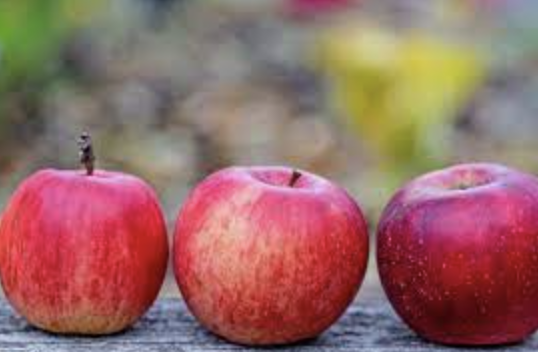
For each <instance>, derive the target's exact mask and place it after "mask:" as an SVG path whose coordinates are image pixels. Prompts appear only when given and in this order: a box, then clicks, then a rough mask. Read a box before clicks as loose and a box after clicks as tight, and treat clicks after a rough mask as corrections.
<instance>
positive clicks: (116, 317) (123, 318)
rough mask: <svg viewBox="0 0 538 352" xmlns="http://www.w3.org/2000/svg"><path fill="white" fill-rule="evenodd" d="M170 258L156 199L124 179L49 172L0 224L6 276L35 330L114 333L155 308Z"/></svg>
mask: <svg viewBox="0 0 538 352" xmlns="http://www.w3.org/2000/svg"><path fill="white" fill-rule="evenodd" d="M167 258H168V245H167V237H166V228H165V223H164V219H163V216H162V212H161V209H160V207H159V205H158V202H157V199H156V197H155V195H154V193H153V191H152V190H151V189H150V187H149V186H148V185H146V184H145V183H144V182H143V181H142V180H140V179H138V178H136V177H134V176H129V175H126V174H121V173H115V172H106V171H96V172H95V173H94V174H93V175H91V176H88V175H86V174H84V173H83V172H82V171H58V170H43V171H39V172H37V173H36V174H34V175H32V176H31V177H29V178H28V179H27V180H25V181H24V182H23V183H22V184H21V185H20V186H19V188H18V189H17V191H16V192H15V194H14V195H13V197H12V198H11V200H10V201H9V204H8V205H7V208H6V210H5V212H4V213H3V217H2V222H1V225H0V277H1V280H2V286H3V288H4V292H5V294H6V296H7V299H8V300H9V302H10V303H11V304H12V305H13V307H14V308H15V310H16V311H17V312H18V313H20V314H21V315H22V316H24V317H25V318H26V319H27V320H28V321H29V322H30V323H31V324H32V325H34V326H37V327H39V328H41V329H44V330H47V331H50V332H55V333H63V334H87V335H100V334H108V333H114V332H117V331H120V330H123V329H125V328H126V327H128V326H130V325H131V324H133V323H134V322H135V321H136V320H137V319H138V318H139V317H140V316H141V315H142V314H143V313H144V312H145V311H146V310H147V309H148V308H149V307H150V305H151V304H152V302H153V301H154V300H155V298H156V296H157V294H158V292H159V289H160V287H161V284H162V282H163V279H164V275H165V270H166V264H167Z"/></svg>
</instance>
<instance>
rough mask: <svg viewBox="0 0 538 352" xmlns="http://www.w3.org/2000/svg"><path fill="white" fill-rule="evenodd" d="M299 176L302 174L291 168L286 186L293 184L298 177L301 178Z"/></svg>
mask: <svg viewBox="0 0 538 352" xmlns="http://www.w3.org/2000/svg"><path fill="white" fill-rule="evenodd" d="M301 176H302V174H301V173H300V172H299V171H297V170H293V172H292V174H291V178H290V182H289V183H288V186H289V187H293V186H295V184H296V183H297V181H298V180H299V178H301Z"/></svg>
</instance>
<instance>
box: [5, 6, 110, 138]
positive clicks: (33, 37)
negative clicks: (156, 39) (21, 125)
mask: <svg viewBox="0 0 538 352" xmlns="http://www.w3.org/2000/svg"><path fill="white" fill-rule="evenodd" d="M100 3H101V1H71V0H17V1H0V135H5V134H6V133H9V128H10V127H13V126H10V125H12V124H13V122H15V123H16V122H20V121H17V114H14V113H13V111H12V110H13V109H15V110H17V109H18V110H21V109H22V110H32V105H35V103H36V100H37V99H39V96H40V90H41V89H42V88H43V86H44V85H46V84H47V82H48V81H50V80H48V78H49V77H52V76H54V75H53V74H54V73H55V72H54V71H55V70H56V69H57V68H58V67H59V65H58V62H59V56H60V52H61V46H62V43H63V42H64V40H65V39H66V38H67V37H68V35H69V34H70V33H71V31H72V30H73V29H75V28H77V27H79V26H80V25H82V24H84V23H86V22H87V21H88V19H89V18H91V15H92V14H93V13H94V12H95V10H96V9H97V8H99V6H100ZM55 77H57V76H55ZM14 96H15V98H13V97H14ZM13 104H19V105H24V106H19V107H15V108H13V106H9V105H13ZM8 108H9V109H10V110H9V111H6V109H8Z"/></svg>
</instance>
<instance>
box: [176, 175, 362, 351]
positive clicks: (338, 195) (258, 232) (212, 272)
mask: <svg viewBox="0 0 538 352" xmlns="http://www.w3.org/2000/svg"><path fill="white" fill-rule="evenodd" d="M367 258H368V235H367V227H366V223H365V220H364V218H363V215H362V213H361V210H360V209H359V207H358V206H357V204H356V203H355V202H354V201H353V200H352V199H351V198H350V196H348V195H347V193H346V192H345V191H344V190H343V189H341V188H340V187H338V186H336V185H334V184H333V183H331V182H329V181H327V180H325V179H323V178H321V177H319V176H316V175H314V174H311V173H308V172H304V171H293V170H292V169H289V168H284V167H232V168H228V169H224V170H222V171H220V172H217V173H215V174H213V175H211V176H209V177H208V178H207V179H206V180H204V181H203V182H202V183H201V184H199V185H198V186H197V187H196V188H195V189H194V191H193V192H192V193H191V195H190V196H189V198H188V199H187V201H186V203H185V204H184V206H183V208H182V210H181V211H180V214H179V216H178V220H177V224H176V230H175V238H174V248H173V260H174V270H175V274H176V278H177V281H178V283H179V288H180V289H181V293H182V295H183V298H184V299H185V301H186V303H187V305H188V307H189V309H190V310H191V312H192V313H193V314H194V315H195V317H196V318H197V319H198V320H199V321H200V322H201V323H202V325H204V326H205V327H206V328H208V329H209V330H211V331H212V332H214V333H215V334H217V335H220V336H221V337H224V338H226V339H228V340H229V341H233V342H237V343H241V344H247V345H265V344H285V343H291V342H296V341H299V340H303V339H307V338H313V337H315V336H317V335H318V334H320V333H321V332H323V331H324V330H325V329H327V328H328V327H329V326H331V324H333V323H334V322H335V321H336V320H337V319H338V318H339V317H340V316H341V315H342V314H343V312H344V310H345V309H346V307H347V306H348V305H349V304H350V303H351V302H352V300H353V298H354V297H355V295H356V293H357V290H358V289H359V286H360V284H361V282H362V279H363V276H364V273H365V269H366V263H367Z"/></svg>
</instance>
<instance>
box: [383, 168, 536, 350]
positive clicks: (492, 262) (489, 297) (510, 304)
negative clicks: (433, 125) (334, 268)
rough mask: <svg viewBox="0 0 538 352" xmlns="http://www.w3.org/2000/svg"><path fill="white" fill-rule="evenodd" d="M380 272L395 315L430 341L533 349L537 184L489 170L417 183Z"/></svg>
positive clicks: (391, 230) (394, 225) (391, 227)
mask: <svg viewBox="0 0 538 352" xmlns="http://www.w3.org/2000/svg"><path fill="white" fill-rule="evenodd" d="M377 263H378V268H379V274H380V277H381V282H382V284H383V287H384V290H385V293H386V294H387V296H388V298H389V300H390V302H391V304H392V306H393V307H394V309H395V310H396V312H397V313H398V315H399V316H400V317H401V318H402V319H403V321H404V322H405V323H406V324H407V325H408V326H409V327H410V328H411V329H412V330H414V331H415V332H416V333H417V334H418V335H420V336H422V337H423V338H425V339H427V340H430V341H433V342H437V343H441V344H448V345H498V344H509V343H516V342H519V341H521V340H523V339H525V338H526V337H528V336H529V335H530V334H532V333H533V332H534V331H536V329H537V328H538V275H537V273H538V180H537V179H536V178H535V177H533V176H531V175H528V174H525V173H522V172H518V171H516V170H513V169H510V168H507V167H504V166H501V165H496V164H487V163H479V164H463V165H458V166H454V167H451V168H448V169H444V170H441V171H436V172H432V173H429V174H426V175H424V176H422V177H419V178H417V179H415V180H414V181H412V182H410V183H409V184H408V185H407V186H405V187H403V188H402V189H401V190H400V191H398V192H397V193H396V195H395V196H394V197H393V198H392V200H391V201H390V203H389V204H388V206H387V207H386V209H385V211H384V213H383V215H382V218H381V221H380V224H379V227H378V234H377Z"/></svg>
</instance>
